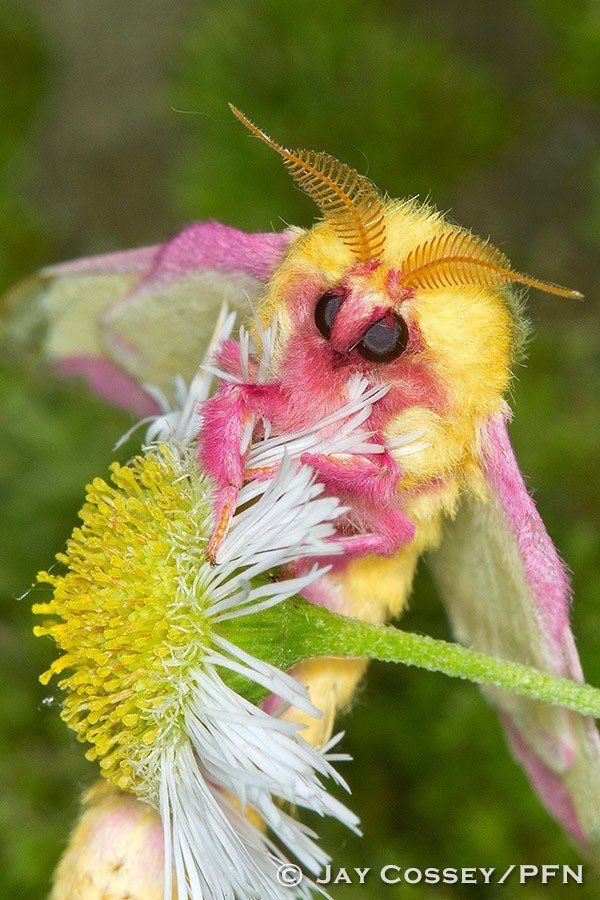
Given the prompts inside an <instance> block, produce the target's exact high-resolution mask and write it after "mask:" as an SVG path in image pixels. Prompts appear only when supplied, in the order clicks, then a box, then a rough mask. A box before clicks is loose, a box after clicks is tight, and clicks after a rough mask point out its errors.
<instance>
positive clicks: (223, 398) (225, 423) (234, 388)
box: [198, 382, 281, 563]
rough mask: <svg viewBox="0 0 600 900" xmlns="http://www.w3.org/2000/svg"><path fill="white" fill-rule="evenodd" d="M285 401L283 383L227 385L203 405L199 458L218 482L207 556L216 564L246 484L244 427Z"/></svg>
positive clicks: (208, 473)
mask: <svg viewBox="0 0 600 900" xmlns="http://www.w3.org/2000/svg"><path fill="white" fill-rule="evenodd" d="M280 402H281V394H280V388H279V385H278V384H277V383H275V382H273V383H270V384H225V385H224V386H223V387H222V388H221V389H220V390H219V392H218V393H217V394H215V396H214V397H211V399H210V400H207V401H206V403H205V404H204V406H203V417H204V423H203V427H202V432H201V435H200V447H199V450H198V459H199V461H200V463H201V465H202V468H203V471H204V472H205V473H206V474H207V475H209V476H210V477H211V478H213V479H214V481H215V482H216V486H217V489H216V495H215V501H214V512H215V528H214V531H213V534H212V537H211V539H210V541H209V543H208V547H207V550H206V555H207V557H208V559H209V560H210V561H211V562H212V563H214V562H215V561H216V556H217V553H218V550H219V547H220V546H221V543H222V541H223V538H224V537H225V535H226V534H227V529H228V528H229V524H230V522H231V517H232V516H233V513H234V512H235V507H236V502H237V496H238V492H239V490H240V488H241V487H242V485H243V484H244V480H245V478H244V469H245V454H243V453H242V450H241V443H242V438H243V433H244V428H245V427H246V425H248V424H249V423H252V422H253V421H254V419H255V418H256V417H258V416H265V417H267V418H268V412H269V411H270V410H272V409H273V408H274V407H275V406H276V405H277V404H278V403H280Z"/></svg>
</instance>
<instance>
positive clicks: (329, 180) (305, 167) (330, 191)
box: [229, 103, 385, 262]
mask: <svg viewBox="0 0 600 900" xmlns="http://www.w3.org/2000/svg"><path fill="white" fill-rule="evenodd" d="M229 108H230V109H231V111H232V113H233V114H234V116H236V118H238V119H239V120H240V122H242V123H243V124H244V125H245V126H246V128H247V129H248V130H249V131H251V132H252V134H254V135H256V137H258V138H260V140H261V141H263V142H264V143H265V144H267V146H268V147H271V149H272V150H275V152H276V153H278V154H279V156H281V157H282V159H283V161H284V163H285V165H286V167H287V169H288V171H289V173H290V175H291V176H292V178H293V179H294V180H295V181H296V182H297V183H298V184H299V185H300V187H301V188H302V190H303V191H304V192H305V193H306V194H308V196H309V197H311V199H312V200H313V201H314V202H315V203H316V205H317V206H318V208H319V209H320V210H321V212H322V213H323V215H324V216H325V218H326V219H329V220H330V221H331V222H332V224H333V226H334V228H335V230H336V233H337V235H338V237H339V238H340V240H341V241H342V242H343V243H344V244H345V245H346V246H347V247H349V248H350V250H351V251H352V252H353V253H354V255H355V256H356V257H357V258H358V259H359V260H360V261H361V262H370V261H371V260H376V259H379V258H380V257H381V254H382V252H383V246H384V243H385V222H384V217H383V203H382V200H381V197H380V196H379V193H378V191H377V189H376V188H375V187H374V185H373V184H371V182H370V181H369V180H368V179H367V178H365V177H364V175H360V173H359V172H357V171H356V169H352V168H350V166H347V165H345V164H344V163H341V162H340V161H339V160H337V159H335V157H333V156H330V155H329V154H328V153H319V152H317V151H315V150H287V149H286V148H285V147H282V146H281V144H278V143H277V142H276V141H274V140H273V139H272V138H270V137H269V135H268V134H265V132H264V131H262V130H261V129H260V128H258V127H257V126H256V125H255V124H254V123H253V122H251V121H250V119H248V118H247V117H246V116H245V115H244V114H243V113H242V112H240V111H239V109H236V107H235V106H233V104H231V103H230V104H229Z"/></svg>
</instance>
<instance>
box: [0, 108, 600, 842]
mask: <svg viewBox="0 0 600 900" xmlns="http://www.w3.org/2000/svg"><path fill="white" fill-rule="evenodd" d="M232 109H233V112H234V114H235V115H236V116H237V118H238V119H239V120H240V121H241V122H242V123H243V124H244V125H245V126H246V127H247V128H248V129H249V130H250V132H252V134H253V135H255V136H256V137H257V138H259V139H260V140H261V141H263V142H264V143H265V144H266V145H267V146H268V147H269V148H270V149H271V150H273V151H274V152H275V153H276V154H277V155H278V156H279V157H280V158H281V159H282V160H283V162H284V164H285V166H286V167H287V169H288V171H289V173H290V175H291V176H292V178H293V179H294V181H295V182H296V183H297V185H298V186H299V187H300V188H301V189H302V190H303V191H305V192H306V193H307V194H308V195H309V196H310V197H311V198H312V199H313V200H314V202H315V204H316V206H317V207H318V209H319V211H320V214H321V217H320V219H319V220H318V221H317V222H316V223H315V224H314V225H313V227H311V228H309V229H307V230H303V229H300V228H295V227H291V228H287V229H285V230H284V231H282V232H280V233H258V234H246V233H242V232H240V231H238V230H236V229H233V228H230V227H227V226H225V225H221V224H219V223H217V222H206V223H197V224H193V225H190V226H189V227H187V228H185V229H184V230H183V231H182V232H181V233H180V234H178V235H177V236H175V237H174V238H172V239H171V240H169V241H167V242H166V243H165V244H163V245H160V246H154V247H145V248H142V249H138V250H132V251H127V252H121V253H114V254H109V255H105V256H97V257H92V258H89V259H83V260H78V261H75V262H70V263H66V264H62V265H57V266H51V267H49V268H47V269H44V270H43V271H42V272H41V273H40V274H39V275H38V276H36V277H34V278H33V279H32V280H30V281H29V282H28V283H26V284H25V285H23V286H21V287H20V288H18V289H17V290H16V291H15V292H14V293H13V294H12V296H11V297H9V301H8V302H9V314H10V317H11V321H12V330H13V333H14V334H15V335H20V337H21V338H23V337H24V336H25V337H27V336H28V335H32V334H34V333H39V331H40V329H42V330H43V335H44V336H43V347H44V352H45V354H46V356H47V357H48V358H49V359H51V360H52V361H53V362H54V363H55V364H56V365H57V367H58V368H59V369H60V370H61V371H62V372H63V373H64V374H67V375H71V376H83V377H85V378H86V379H87V380H88V381H89V383H90V384H91V386H92V388H93V389H94V390H95V391H97V392H98V393H100V394H101V395H103V396H104V397H105V398H106V399H108V400H110V401H112V402H114V403H117V404H120V405H122V406H123V407H125V408H127V409H129V410H131V411H133V412H134V413H136V414H137V415H151V414H153V413H155V412H156V411H157V405H156V399H155V396H156V394H155V392H154V393H151V392H149V391H148V390H147V389H146V387H145V385H147V384H152V385H154V386H155V388H158V389H160V390H161V391H162V392H163V393H164V394H165V395H167V396H172V394H173V390H174V383H175V379H176V378H183V379H190V378H191V377H192V376H193V374H194V370H195V367H196V366H197V363H198V359H199V358H200V356H201V354H202V352H203V349H204V348H205V346H206V344H207V341H208V339H209V335H210V334H211V332H212V326H213V324H214V321H215V319H216V317H217V314H218V311H219V309H220V308H221V306H222V304H223V302H224V301H225V302H227V303H228V305H229V307H231V308H234V309H237V310H239V311H240V313H241V314H242V315H246V316H248V315H249V305H248V301H250V303H251V304H252V306H253V308H254V309H255V310H256V318H257V320H258V323H259V326H258V327H260V328H266V327H268V326H269V325H270V324H271V322H273V321H274V320H275V321H276V322H277V332H276V339H275V343H274V346H273V355H272V365H271V368H270V371H269V373H268V377H267V378H266V380H265V379H263V380H262V381H259V380H257V378H256V373H255V372H253V371H247V372H244V371H243V369H244V367H243V366H242V364H241V351H240V346H239V344H237V343H236V342H235V341H233V340H228V341H226V342H224V343H223V344H222V345H221V346H220V347H218V348H217V350H216V352H215V357H214V362H215V365H216V366H218V367H219V368H220V369H221V370H222V371H224V372H225V373H226V374H229V375H231V376H232V378H233V379H237V380H232V381H229V382H228V381H227V380H226V381H224V382H223V383H222V384H221V386H220V388H219V389H218V391H217V393H216V394H215V395H214V396H213V397H212V398H211V399H210V400H208V401H207V403H206V406H205V409H204V411H203V414H204V426H203V430H202V434H201V435H200V439H199V445H198V457H199V463H200V464H201V465H202V466H203V467H204V468H205V470H206V471H207V472H208V473H209V474H210V475H211V476H212V477H213V478H214V480H215V482H216V485H217V494H216V505H215V523H216V525H215V532H214V535H213V539H212V541H211V547H210V553H212V554H215V555H216V554H218V548H219V542H220V540H221V538H222V535H223V534H224V533H225V531H226V529H227V525H228V517H229V515H230V512H231V510H232V508H233V507H234V506H235V498H236V496H237V491H238V490H239V489H240V487H241V486H242V484H243V483H244V481H245V480H246V479H247V478H248V477H250V476H251V475H253V476H255V477H256V476H258V477H265V478H266V477H269V475H270V473H269V471H268V470H267V471H264V472H262V473H261V472H252V473H251V472H249V471H248V466H247V459H246V458H245V456H244V452H243V445H244V442H243V435H244V430H245V429H247V427H248V423H252V424H251V427H257V428H260V427H265V423H268V428H269V429H270V433H271V434H274V435H283V436H285V435H286V434H289V433H292V432H295V431H297V430H298V429H302V428H304V427H310V426H314V425H315V423H318V422H320V421H321V420H323V419H325V418H326V417H327V416H330V415H331V414H332V413H335V411H336V410H337V409H340V407H342V406H343V405H344V404H345V403H347V401H348V384H349V381H350V380H351V379H352V377H353V376H357V375H360V376H361V377H362V378H363V379H365V381H366V383H368V384H369V385H384V384H385V385H388V390H387V393H386V394H385V396H383V397H382V398H381V399H379V400H378V401H377V403H375V404H374V406H373V409H372V413H371V415H370V418H369V420H368V422H367V423H366V427H367V428H368V430H369V432H370V433H371V434H372V435H373V438H374V440H375V441H376V442H377V444H378V445H379V446H380V448H381V452H378V453H375V452H366V453H361V454H352V455H346V454H343V453H341V454H337V455H334V456H331V455H326V456H325V455H319V454H315V453H309V454H306V455H305V456H304V458H303V459H304V461H305V462H307V463H309V464H310V465H311V466H312V467H313V468H314V471H315V473H316V477H317V478H318V480H319V481H320V482H321V483H322V484H323V485H324V486H325V489H326V490H327V491H328V492H330V493H332V494H335V495H336V496H338V497H340V498H341V500H342V502H343V503H344V505H345V506H346V507H347V508H348V512H347V513H346V514H345V516H344V519H343V521H341V522H340V523H339V529H340V532H341V534H342V539H343V541H344V556H343V558H342V559H341V560H337V561H336V563H335V565H334V567H333V568H332V570H331V571H330V572H329V573H328V574H327V575H325V576H323V577H322V578H321V579H320V580H319V581H318V582H317V583H316V584H315V585H313V586H311V588H310V590H309V592H308V595H307V596H308V599H309V600H311V601H312V602H315V603H319V604H325V605H327V606H329V607H331V608H332V609H335V610H336V611H338V612H342V613H344V614H347V615H350V616H356V617H360V618H363V619H367V620H371V621H384V620H387V619H388V618H390V617H395V616H398V615H400V613H401V612H402V610H403V608H404V607H405V605H406V603H407V599H408V597H409V594H410V591H411V584H412V580H413V575H414V572H415V568H416V566H417V563H418V561H419V559H420V558H421V557H424V558H425V559H426V561H427V563H428V565H429V566H430V567H431V570H432V572H433V575H434V578H435V580H436V583H437V585H438V588H439V592H440V595H441V597H442V598H443V600H444V603H445V605H446V608H447V612H448V616H449V619H450V621H451V624H452V627H453V630H454V633H455V635H456V637H457V639H458V640H460V641H462V642H463V643H465V644H468V645H470V646H472V647H474V648H477V649H479V650H482V651H485V652H487V653H491V654H494V655H496V656H499V657H505V658H509V659H514V660H518V661H522V662H525V663H527V664H529V665H533V666H537V667H538V668H540V669H544V670H547V671H549V672H552V673H553V674H556V675H563V676H567V677H570V678H574V679H581V678H582V673H581V668H580V664H579V661H578V656H577V652H576V649H575V645H574V641H573V636H572V633H571V630H570V627H569V604H570V587H569V582H568V578H567V575H566V572H565V567H564V565H563V564H562V562H561V560H560V558H559V556H558V553H557V551H556V550H555V548H554V546H553V544H552V542H551V540H550V538H549V536H548V534H547V532H546V530H545V528H544V525H543V523H542V521H541V519H540V516H539V514H538V512H537V511H536V508H535V506H534V503H533V501H532V499H531V497H530V495H529V493H528V492H527V490H526V487H525V485H524V481H523V478H522V476H521V474H520V472H519V468H518V465H517V462H516V460H515V456H514V454H513V451H512V449H511V445H510V441H509V436H508V429H507V426H508V422H509V420H510V411H509V408H508V405H507V402H506V399H505V396H506V393H507V390H508V387H509V383H510V371H511V363H512V361H513V360H514V358H515V355H516V353H517V352H518V344H519V341H520V336H521V335H522V332H523V321H522V312H521V299H520V294H519V291H518V289H519V286H523V287H531V288H535V289H538V290H541V291H545V292H547V293H550V294H554V295H556V296H558V297H579V296H581V295H579V294H578V292H576V291H570V290H567V289H565V288H561V287H558V286H556V285H553V284H550V283H547V282H543V281H539V280H537V279H535V278H532V277H530V276H528V275H524V274H522V273H520V272H518V271H516V270H515V269H513V267H512V266H511V264H510V262H509V261H508V259H507V258H506V257H505V256H504V254H503V253H501V252H500V251H499V250H497V249H495V248H494V247H492V246H491V245H490V244H489V243H488V242H487V241H484V240H481V239H480V238H478V237H476V236H475V235H473V234H472V233H470V232H469V231H466V230H463V229H462V228H459V227H458V226H456V225H454V224H453V223H451V222H450V221H448V220H447V219H446V218H444V216H442V215H440V214H439V213H438V212H436V211H435V210H434V209H433V208H432V207H430V206H428V205H426V204H421V203H419V202H417V201H416V200H410V201H398V200H390V199H385V198H384V197H383V196H382V195H381V194H380V193H379V192H378V190H377V189H376V188H375V187H374V185H373V184H371V182H370V181H368V180H367V179H366V178H365V177H364V176H362V175H361V174H359V173H358V172H357V171H355V170H354V169H352V168H350V167H349V166H347V165H345V164H343V163H341V162H339V161H338V160H336V159H334V158H333V157H331V156H329V155H328V154H326V153H322V152H316V151H307V150H289V149H287V148H285V147H284V146H282V145H281V144H279V143H277V142H275V141H274V140H272V139H271V138H270V137H269V136H268V135H267V134H266V133H264V132H263V131H262V130H260V129H259V128H257V127H256V126H255V125H254V124H253V123H252V122H251V121H250V120H249V119H247V118H246V117H245V116H244V115H243V114H242V113H241V112H239V111H238V110H237V109H235V108H233V107H232ZM515 288H516V290H515ZM250 318H252V317H251V316H250ZM254 423H255V425H254ZM363 671H364V664H363V663H362V662H360V661H355V660H341V659H325V660H321V659H319V660H311V661H308V662H305V663H303V664H301V665H300V666H299V667H297V669H296V670H295V674H296V676H297V677H298V678H299V679H300V680H301V681H303V682H304V683H305V684H306V685H307V686H308V688H309V690H310V693H311V697H312V700H313V702H314V703H315V705H316V706H318V707H319V708H320V709H321V710H322V711H323V712H324V716H323V718H322V719H320V720H318V721H317V720H315V719H307V720H306V725H307V728H306V731H305V732H304V734H305V736H306V737H307V739H308V740H310V741H312V742H314V743H323V742H324V741H326V740H327V738H328V736H329V734H330V733H331V729H332V726H333V720H334V716H335V713H336V711H337V710H338V709H340V708H341V707H343V706H344V705H346V704H347V703H348V702H349V701H350V699H351V697H352V695H353V692H354V690H355V687H356V685H357V683H358V682H359V680H360V678H361V677H362V675H363ZM487 694H488V696H489V698H490V699H491V701H492V702H493V703H494V704H495V705H496V707H497V708H498V710H499V713H500V716H501V719H502V722H503V724H504V726H505V729H506V732H507V735H508V741H509V744H510V747H511V748H512V751H513V753H514V754H515V756H516V757H517V758H518V759H519V760H520V762H521V763H522V765H523V766H524V768H525V770H526V772H527V774H528V775H529V777H530V779H531V781H532V783H533V784H534V786H535V788H536V789H537V791H538V792H539V794H540V796H541V798H542V800H543V802H544V803H545V805H546V807H547V808H548V809H549V811H550V812H551V813H552V814H553V815H554V816H555V817H556V818H557V819H558V820H559V821H560V822H561V823H562V824H563V826H564V827H565V828H566V830H567V831H568V832H569V833H570V834H571V835H572V836H573V837H574V838H575V839H576V840H577V841H578V842H580V843H581V844H583V845H588V846H589V845H591V844H595V843H596V842H597V841H598V839H599V837H600V765H599V761H600V752H599V751H600V744H599V739H598V733H597V731H596V728H595V725H594V723H593V722H592V721H591V720H586V719H582V718H580V717H578V716H577V715H575V714H573V713H569V712H567V711H565V710H562V709H557V708H553V707H548V706H543V705H540V704H536V703H534V702H532V701H529V700H526V699H522V698H519V697H515V696H512V695H508V694H501V693H500V692H496V691H494V690H493V689H491V690H488V691H487ZM288 714H290V715H296V718H301V716H300V714H299V713H296V712H295V711H290V712H289V713H288Z"/></svg>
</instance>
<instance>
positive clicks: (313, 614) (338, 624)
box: [221, 597, 600, 718]
mask: <svg viewBox="0 0 600 900" xmlns="http://www.w3.org/2000/svg"><path fill="white" fill-rule="evenodd" d="M221 630H222V633H223V634H224V635H225V636H226V637H228V638H229V640H232V641H234V642H235V643H237V644H238V646H241V647H243V648H244V649H245V650H247V651H248V652H250V653H253V654H254V655H255V656H259V657H260V658H261V659H265V660H267V661H268V662H271V663H272V664H273V665H276V666H277V667H278V668H281V669H289V668H290V667H291V666H293V665H295V664H296V663H298V662H300V661H301V660H304V659H310V658H312V657H320V656H333V657H350V658H360V659H379V660H384V661H386V662H396V663H403V664H404V665H407V666H418V667H419V668H422V669H429V671H431V672H442V673H443V674H444V675H450V676H451V677H453V678H464V679H467V680H468V681H473V682H475V683H477V684H485V685H490V686H493V687H495V688H500V689H501V690H505V691H510V692H512V693H515V694H522V695H523V696H525V697H530V698H531V699H532V700H540V701H542V702H544V703H549V704H552V705H555V706H562V707H565V708H566V709H571V710H573V711H574V712H577V713H580V714H581V715H584V716H594V717H595V718H600V689H598V688H594V687H591V686H590V685H588V684H581V683H579V682H577V681H571V680H570V679H568V678H560V677H557V676H554V675H549V674H547V673H546V672H541V671H539V670H538V669H534V668H532V667H531V666H526V665H523V664H522V663H518V662H513V661H511V660H507V659H499V658H497V657H494V656H488V655H487V654H485V653H479V652H477V651H475V650H470V649H468V648H467V647H463V646H462V645H460V644H454V643H449V642H448V641H440V640H436V639H435V638H431V637H427V636H426V635H420V634H412V633H410V632H406V631H401V630H400V629H398V628H395V627H393V626H389V625H373V624H371V623H369V622H362V621H360V620H358V619H352V618H348V617H346V616H340V615H337V614H336V613H333V612H331V611H330V610H328V609H325V608H323V607H319V606H313V605H312V604H310V603H307V602H306V601H305V600H303V599H302V598H297V597H294V598H292V599H291V600H287V601H286V602H285V603H281V604H279V605H278V606H276V607H273V608H272V609H269V610H265V611H263V612H260V613H255V614H253V615H250V616H247V617H244V618H241V619H235V620H232V621H231V622H227V623H223V626H222V628H221ZM244 693H246V694H247V691H244ZM254 699H255V702H256V700H257V698H254Z"/></svg>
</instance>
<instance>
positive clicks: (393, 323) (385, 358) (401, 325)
mask: <svg viewBox="0 0 600 900" xmlns="http://www.w3.org/2000/svg"><path fill="white" fill-rule="evenodd" d="M407 344H408V327H407V325H406V322H405V321H404V319H403V318H402V317H401V316H398V315H396V313H392V314H391V315H388V316H386V317H385V318H384V319H380V320H379V321H378V322H374V323H373V325H371V327H370V328H367V330H366V331H365V333H364V334H363V336H362V339H361V341H360V342H359V343H358V344H357V345H356V349H357V350H358V352H359V353H360V355H361V356H362V357H363V359H368V360H369V362H378V363H386V362H392V360H394V359H398V357H399V356H400V354H401V353H404V351H405V350H406V347H407Z"/></svg>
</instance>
